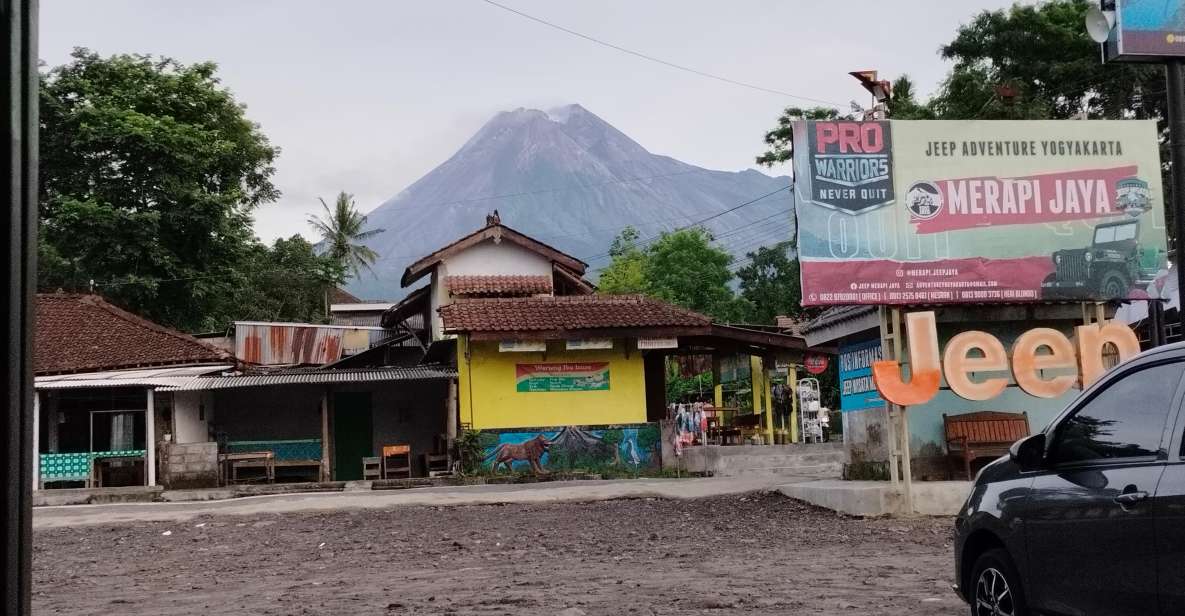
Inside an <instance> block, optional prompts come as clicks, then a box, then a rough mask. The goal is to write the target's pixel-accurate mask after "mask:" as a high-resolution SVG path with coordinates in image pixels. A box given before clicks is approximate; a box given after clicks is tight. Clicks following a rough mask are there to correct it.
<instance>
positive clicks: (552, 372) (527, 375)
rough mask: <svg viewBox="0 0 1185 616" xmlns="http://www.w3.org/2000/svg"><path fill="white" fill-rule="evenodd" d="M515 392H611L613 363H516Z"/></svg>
mask: <svg viewBox="0 0 1185 616" xmlns="http://www.w3.org/2000/svg"><path fill="white" fill-rule="evenodd" d="M514 371H515V391H518V392H520V393H531V392H551V391H608V389H609V363H608V362H603V361H601V362H588V363H579V364H578V363H561V364H516V365H515V370H514Z"/></svg>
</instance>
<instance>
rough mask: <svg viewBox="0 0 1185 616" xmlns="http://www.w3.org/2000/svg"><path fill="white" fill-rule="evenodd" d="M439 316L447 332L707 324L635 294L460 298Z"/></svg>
mask: <svg viewBox="0 0 1185 616" xmlns="http://www.w3.org/2000/svg"><path fill="white" fill-rule="evenodd" d="M440 316H441V318H442V319H443V320H444V328H445V330H446V331H450V332H527V331H561V330H589V329H620V328H641V327H672V328H707V327H710V326H711V319H709V318H708V317H706V316H704V315H702V314H699V313H698V312H692V311H690V310H684V309H683V308H679V307H676V306H672V305H671V304H668V303H666V302H663V301H659V300H656V299H651V298H648V297H642V296H637V295H568V296H561V297H518V298H488V299H463V300H458V301H456V302H454V303H452V304H449V305H447V306H442V307H441V308H440Z"/></svg>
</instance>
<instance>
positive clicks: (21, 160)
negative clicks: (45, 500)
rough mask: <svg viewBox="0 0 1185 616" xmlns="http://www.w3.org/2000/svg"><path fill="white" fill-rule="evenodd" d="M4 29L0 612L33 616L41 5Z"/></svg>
mask: <svg viewBox="0 0 1185 616" xmlns="http://www.w3.org/2000/svg"><path fill="white" fill-rule="evenodd" d="M0 12H2V14H0V17H2V18H3V21H4V28H5V46H4V57H3V65H4V72H5V75H4V84H5V87H4V89H3V97H4V108H5V109H6V110H7V112H8V113H7V116H6V117H5V121H4V122H3V125H4V131H5V139H4V144H5V148H6V150H5V161H4V162H5V171H4V173H3V174H0V178H3V180H2V181H3V183H4V184H3V194H4V200H5V204H4V209H3V214H2V215H0V238H2V239H0V246H2V247H3V256H4V261H3V262H4V264H5V265H4V266H3V267H2V268H0V272H3V274H2V277H3V280H2V281H0V289H5V290H7V293H5V294H4V296H3V297H4V299H3V301H2V302H0V319H3V323H4V324H3V326H2V329H0V332H2V333H0V344H3V347H4V360H5V361H4V362H3V363H2V364H0V376H2V378H0V386H2V387H3V388H4V402H5V408H4V409H3V410H2V411H0V610H3V613H4V614H5V616H27V615H28V614H29V612H30V598H29V590H30V583H29V582H30V569H31V567H32V558H31V556H32V530H31V529H32V509H31V504H32V495H33V476H32V475H33V460H32V455H33V448H32V443H33V440H32V439H33V362H32V348H33V344H32V336H33V318H34V317H33V285H34V284H35V281H36V262H35V255H36V241H37V240H36V238H37V131H38V121H37V104H38V96H37V87H38V75H37V0H0Z"/></svg>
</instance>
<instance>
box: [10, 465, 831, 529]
mask: <svg viewBox="0 0 1185 616" xmlns="http://www.w3.org/2000/svg"><path fill="white" fill-rule="evenodd" d="M811 479H813V478H807V477H804V478H802V479H799V480H796V479H795V478H793V477H784V476H783V477H755V478H737V477H712V478H702V479H625V480H614V481H556V482H544V483H530V484H514V485H479V486H459V487H441V488H412V489H406V490H389V491H387V490H383V491H367V492H319V493H306V494H282V495H274V496H250V497H244V498H235V499H229V500H222V501H205V502H192V503H122V504H112V505H71V506H64V507H37V508H35V509H34V510H33V527H34V528H55V527H61V526H81V525H87V524H121V523H131V522H148V521H166V522H167V521H185V520H189V519H192V518H194V517H197V516H202V515H249V514H260V513H291V512H299V511H333V510H341V509H367V508H371V509H373V508H384V507H396V506H402V505H436V506H449V505H484V504H494V503H557V502H581V501H600V500H612V499H619V498H647V497H653V498H672V499H681V498H703V497H708V496H720V495H726V494H740V493H744V492H754V491H759V490H772V489H774V488H775V487H776V486H779V485H785V484H788V483H795V482H796V481H810V480H811Z"/></svg>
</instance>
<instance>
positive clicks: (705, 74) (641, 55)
mask: <svg viewBox="0 0 1185 616" xmlns="http://www.w3.org/2000/svg"><path fill="white" fill-rule="evenodd" d="M482 2H485V3H486V4H489V5H491V6H496V7H498V8H500V9H502V10H504V11H508V12H510V13H514V14H515V15H518V16H519V17H524V18H526V19H529V20H531V21H533V22H536V23H540V24H543V25H545V26H547V27H549V28H554V29H556V30H559V31H560V32H564V33H567V34H571V35H572V36H575V37H579V38H582V39H584V40H586V41H589V42H591V43H596V44H597V45H601V46H603V47H608V48H609V49H613V50H616V51H620V52H622V53H626V54H629V55H631V56H635V57H638V58H642V59H643V60H647V61H650V62H655V63H657V64H661V65H663V66H666V67H670V68H673V69H677V70H680V71H685V72H688V73H692V74H693V75H699V76H700V77H707V78H708V79H715V80H716V81H722V82H724V83H730V84H732V85H734V86H741V87H743V88H749V89H750V90H757V91H758V92H765V93H767V94H777V95H780V96H788V97H790V98H797V99H799V100H804V101H810V102H812V103H819V104H823V105H831V106H833V107H842V105H840V104H839V103H836V102H833V101H826V100H823V99H820V98H811V97H809V96H801V95H798V94H793V93H791V92H786V91H784V90H775V89H773V88H766V87H764V86H759V85H754V84H751V83H745V82H744V81H737V80H736V79H730V78H728V77H722V76H720V75H715V74H713V73H709V72H706V71H701V70H699V69H694V68H691V67H689V66H684V65H682V64H675V63H674V62H669V61H667V60H663V59H662V58H656V57H654V56H651V55H647V54H644V53H642V52H640V51H634V50H632V49H627V48H625V47H622V46H620V45H615V44H613V43H610V42H608V41H603V40H601V39H598V38H595V37H592V36H589V35H587V34H582V33H580V32H577V31H575V30H571V29H569V28H565V27H564V26H561V25H559V24H554V23H552V22H550V21H547V20H545V19H540V18H538V17H535V16H534V15H529V14H527V13H524V12H522V11H520V10H518V9H514V8H511V7H509V6H506V5H505V4H500V3H498V2H494V0H482Z"/></svg>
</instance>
